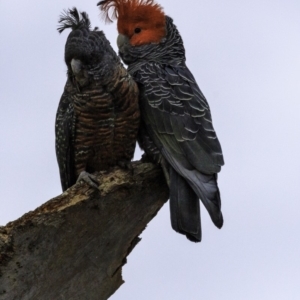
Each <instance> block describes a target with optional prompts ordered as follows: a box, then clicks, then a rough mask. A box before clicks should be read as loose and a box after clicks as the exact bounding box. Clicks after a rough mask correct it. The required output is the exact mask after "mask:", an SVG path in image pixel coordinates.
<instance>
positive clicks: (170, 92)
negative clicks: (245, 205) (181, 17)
mask: <svg viewBox="0 0 300 300" xmlns="http://www.w3.org/2000/svg"><path fill="white" fill-rule="evenodd" d="M166 28H167V35H166V36H165V38H163V39H162V40H161V42H160V43H158V44H155V43H152V44H145V45H141V46H136V47H135V46H132V45H130V43H129V42H124V44H122V45H121V48H120V49H119V54H120V56H121V57H122V59H123V61H124V62H125V63H126V64H128V66H129V67H128V71H129V73H130V74H131V75H132V76H133V78H134V79H135V81H136V82H137V83H138V86H139V90H140V109H141V116H142V126H144V127H145V128H144V130H141V129H140V133H141V134H140V135H139V138H138V140H139V144H140V146H142V147H144V148H145V147H147V145H149V143H148V139H149V137H150V138H151V139H152V141H153V143H154V145H155V146H156V149H159V151H160V153H161V155H162V156H163V157H164V159H165V160H166V161H167V163H168V166H169V173H170V211H171V223H172V227H173V228H174V230H176V231H177V232H180V233H183V234H185V235H186V236H187V238H188V239H190V240H192V241H196V242H199V241H200V240H201V225H200V224H201V223H200V208H199V201H198V199H201V201H202V203H203V204H204V206H205V207H206V209H207V210H208V212H209V214H210V217H211V219H212V221H213V223H214V224H215V225H216V226H217V227H218V228H221V227H222V225H223V216H222V212H221V198H220V192H219V189H218V184H217V173H218V172H219V171H220V170H221V166H222V165H223V164H224V160H223V154H222V149H221V145H220V143H219V140H218V138H217V135H216V133H215V130H214V128H213V124H212V117H211V112H210V108H209V105H208V103H207V100H206V98H205V97H204V95H203V93H202V92H201V90H200V88H199V87H198V85H197V82H196V81H195V78H194V77H193V75H192V73H191V72H190V71H189V69H188V67H187V66H186V64H185V51H184V46H183V41H182V39H181V36H180V34H179V32H178V30H177V28H176V26H175V25H174V24H173V20H172V19H171V18H170V17H168V16H166ZM143 132H146V133H147V136H146V142H145V141H144V140H143V139H145V136H144V133H143ZM151 149H153V147H152V146H151V145H150V147H148V148H147V149H145V152H146V153H147V152H150V153H151V151H152V150H151ZM154 155H155V153H153V156H154Z"/></svg>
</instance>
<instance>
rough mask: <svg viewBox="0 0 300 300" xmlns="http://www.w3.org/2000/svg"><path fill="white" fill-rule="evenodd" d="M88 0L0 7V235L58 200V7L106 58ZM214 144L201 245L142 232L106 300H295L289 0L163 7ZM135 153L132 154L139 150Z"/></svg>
mask: <svg viewBox="0 0 300 300" xmlns="http://www.w3.org/2000/svg"><path fill="white" fill-rule="evenodd" d="M96 2H97V1H82V0H81V1H80V0H55V1H54V0H52V1H32V0H29V1H16V0H0V12H1V18H0V28H1V30H0V101H1V109H0V121H1V126H0V141H1V147H0V169H1V175H0V176H1V177H0V191H1V198H0V225H5V224H6V223H7V222H8V221H12V220H15V219H16V218H18V217H20V216H21V215H23V214H24V213H26V212H27V211H29V210H33V209H35V208H36V207H38V206H39V205H41V204H42V203H44V202H46V201H47V200H49V199H50V198H53V197H55V196H57V195H59V194H60V193H61V186H60V180H59V173H58V167H57V162H56V157H55V150H54V120H55V114H56V109H57V106H58V102H59V99H60V96H61V94H62V91H63V87H64V84H65V81H66V67H65V65H64V60H63V56H64V44H65V41H66V38H67V35H68V33H69V32H64V33H63V34H61V35H59V34H58V32H57V31H56V27H57V21H58V17H59V14H60V13H61V11H62V10H63V9H66V8H71V7H73V6H76V7H77V8H78V9H80V10H85V11H86V12H87V13H88V14H89V16H90V18H91V21H92V25H93V26H99V27H100V29H102V30H103V31H104V32H105V33H106V36H107V37H108V39H109V40H110V41H111V44H112V45H113V47H114V48H115V49H116V45H115V44H116V43H115V41H116V36H117V32H116V24H112V25H105V24H104V23H103V22H102V20H101V19H100V18H99V11H98V8H97V7H96ZM159 3H160V4H161V5H162V6H163V7H164V9H165V12H166V14H168V15H169V16H171V17H173V19H174V22H175V24H176V25H177V26H178V28H179V30H180V32H181V34H182V37H183V40H184V43H185V48H186V53H187V65H188V66H189V68H190V69H191V71H192V72H193V74H194V76H195V78H196V79H197V82H198V84H199V86H200V88H201V90H202V91H203V93H204V94H205V95H206V97H207V99H208V102H209V104H210V107H211V111H212V116H213V122H214V127H215V129H216V131H217V134H218V137H219V140H220V142H221V144H222V148H223V152H224V157H225V166H224V168H223V169H222V171H221V173H220V175H219V187H220V190H221V195H222V210H223V215H224V219H225V223H224V227H223V228H222V229H221V230H218V229H217V228H216V227H214V225H213V224H212V222H211V221H210V219H209V218H208V215H207V213H206V211H205V210H204V209H203V208H202V216H203V217H202V223H203V241H202V242H201V243H200V244H194V243H191V242H189V241H188V240H187V239H186V238H185V237H184V236H182V235H179V234H176V233H175V232H174V231H173V230H172V229H171V225H170V217H169V207H168V204H166V205H165V206H164V208H163V209H162V210H161V211H160V212H159V214H158V215H157V217H156V218H155V219H154V220H153V221H152V222H151V223H150V225H149V226H148V228H147V229H146V230H145V232H144V233H143V234H142V238H143V239H142V242H141V243H140V244H139V245H138V246H137V247H136V248H135V249H134V251H133V252H132V253H131V254H130V256H129V259H128V263H127V265H125V267H124V268H123V277H124V280H125V281H126V283H125V284H124V285H123V286H122V287H121V288H120V289H119V290H118V291H117V292H116V294H115V295H114V296H112V297H111V299H112V300H124V299H130V300H131V299H132V300H141V299H142V300H156V299H159V300H160V299H162V300H165V299H172V300H198V299H203V300H218V299H222V300H240V299H241V300H253V299H255V300H266V299H272V300H277V299H282V300H286V299H289V300H290V299H291V300H294V299H295V300H296V299H300V288H299V285H300V233H299V231H300V218H299V211H300V180H299V179H300V176H299V171H300V161H299V155H300V117H299V115H300V17H299V16H300V1H299V0H285V1H283V0H251V1H249V0H247V1H246V0H227V1H221V0H201V1H196V0H185V1H179V0H161V1H160V2H159ZM136 156H137V157H140V152H138V153H136Z"/></svg>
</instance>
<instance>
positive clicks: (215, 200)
mask: <svg viewBox="0 0 300 300" xmlns="http://www.w3.org/2000/svg"><path fill="white" fill-rule="evenodd" d="M187 173H190V174H188V175H189V176H187V177H185V178H186V179H187V180H188V182H189V184H190V186H191V187H192V189H193V190H194V191H195V193H196V194H197V195H198V197H199V198H200V200H201V201H202V203H203V204H204V206H205V208H206V209H207V211H208V213H209V215H210V217H211V220H212V221H213V223H214V224H215V225H216V227H218V228H221V227H222V226H223V222H224V221H223V215H222V212H221V196H220V191H219V188H218V183H217V174H212V175H208V174H203V173H200V172H199V171H196V170H193V171H188V172H187Z"/></svg>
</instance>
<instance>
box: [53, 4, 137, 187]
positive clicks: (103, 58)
mask: <svg viewBox="0 0 300 300" xmlns="http://www.w3.org/2000/svg"><path fill="white" fill-rule="evenodd" d="M59 22H60V26H59V27H58V31H59V32H62V31H63V30H65V29H68V28H71V29H72V31H71V33H70V34H69V36H68V39H67V42H66V46H65V62H66V65H67V68H68V71H67V82H66V85H65V89H64V92H63V95H62V97H61V100H60V103H59V106H58V110H57V115H56V122H55V133H56V155H57V161H58V165H59V170H60V177H61V184H62V188H63V190H66V189H67V188H69V187H70V186H71V185H73V184H74V183H75V182H76V180H77V178H78V176H79V174H80V173H81V172H83V171H87V172H90V173H92V172H95V171H100V170H107V169H109V168H110V167H111V166H114V165H117V164H120V165H123V166H124V165H126V164H128V163H129V162H130V160H131V159H132V157H133V154H134V149H135V143H136V138H137V131H138V126H139V116H140V113H139V107H138V88H137V85H136V83H135V82H134V81H133V79H132V78H131V76H130V75H129V74H128V73H127V71H126V70H125V68H124V67H123V66H122V64H121V62H120V59H119V57H118V56H117V55H116V53H115V52H114V51H113V49H112V48H111V46H110V43H109V42H108V40H107V39H106V37H105V35H104V33H103V32H102V31H98V29H97V28H95V29H94V30H91V25H90V21H89V18H88V16H87V14H86V13H84V12H83V13H81V14H80V13H79V12H78V11H77V9H76V8H73V9H72V10H68V11H65V12H64V13H63V14H62V15H61V17H60V21H59Z"/></svg>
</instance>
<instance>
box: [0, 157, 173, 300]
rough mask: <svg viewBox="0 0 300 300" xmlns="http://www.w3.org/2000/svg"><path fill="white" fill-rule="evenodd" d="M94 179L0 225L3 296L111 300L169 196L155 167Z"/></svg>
mask: <svg viewBox="0 0 300 300" xmlns="http://www.w3.org/2000/svg"><path fill="white" fill-rule="evenodd" d="M133 166H134V172H133V174H132V173H131V171H124V170H121V169H119V168H115V169H114V170H112V172H110V173H102V174H99V176H98V179H99V181H100V183H101V184H100V188H99V191H97V190H95V189H93V188H90V187H88V186H87V185H86V184H84V183H80V184H77V185H75V186H73V187H71V188H70V189H68V190H67V191H66V192H65V193H63V194H62V195H60V196H58V197H56V198H54V199H51V200H50V201H48V202H46V203H45V204H43V205H42V206H41V207H39V208H37V209H36V210H34V211H32V212H29V213H27V214H25V215H24V216H22V217H21V218H20V219H18V220H16V221H13V222H10V223H8V224H7V225H6V226H5V227H0V299H1V300H14V299H16V300H27V299H39V300H48V299H49V300H53V299H58V300H59V299H66V300H69V299H72V300H77V299H78V300H83V299H89V300H93V299H97V300H99V299H100V300H102V299H103V300H104V299H108V298H109V297H110V296H111V295H112V294H113V293H114V292H115V291H116V290H117V289H118V288H119V287H120V285H121V284H122V283H123V280H122V276H121V269H122V266H123V265H124V264H125V263H126V257H127V255H128V254H129V253H130V252H131V250H132V249H133V248H134V246H135V245H136V244H137V243H138V242H139V240H140V238H139V237H138V236H139V235H140V233H141V232H142V231H143V230H144V228H145V227H146V225H147V224H148V223H149V222H150V221H151V219H152V218H153V217H154V216H155V215H156V213H157V211H158V210H159V209H160V208H161V207H162V206H163V204H164V203H165V202H166V200H167V199H168V188H167V185H166V183H165V180H164V177H163V174H162V172H161V170H160V168H158V167H157V166H154V165H153V164H149V163H141V162H135V163H133Z"/></svg>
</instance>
